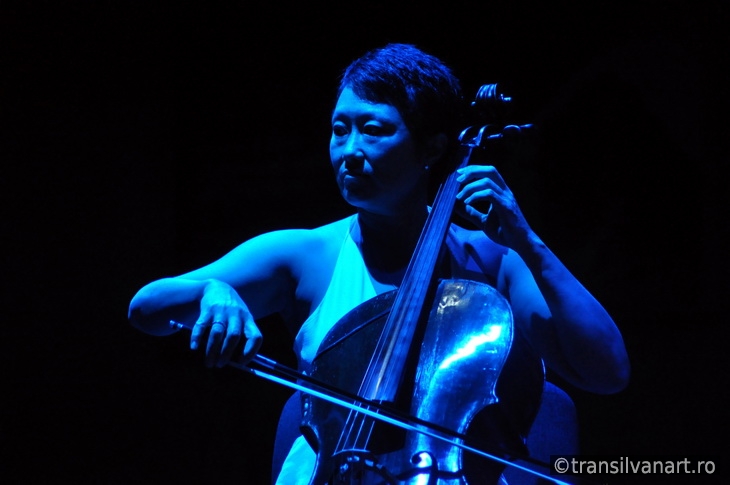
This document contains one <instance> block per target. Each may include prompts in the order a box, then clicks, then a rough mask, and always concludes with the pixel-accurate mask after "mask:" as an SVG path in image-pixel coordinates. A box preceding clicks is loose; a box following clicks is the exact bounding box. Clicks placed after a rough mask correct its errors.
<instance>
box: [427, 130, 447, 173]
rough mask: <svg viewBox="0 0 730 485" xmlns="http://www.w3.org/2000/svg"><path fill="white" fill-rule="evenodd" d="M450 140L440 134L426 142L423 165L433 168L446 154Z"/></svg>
mask: <svg viewBox="0 0 730 485" xmlns="http://www.w3.org/2000/svg"><path fill="white" fill-rule="evenodd" d="M447 145H448V138H447V137H446V134H444V133H438V134H436V135H434V136H432V137H431V138H429V139H428V141H426V145H425V150H424V152H423V163H424V165H426V166H427V167H433V166H434V165H435V164H436V163H437V162H438V161H439V160H441V157H443V156H444V153H445V152H446V147H447Z"/></svg>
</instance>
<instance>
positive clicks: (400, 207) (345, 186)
mask: <svg viewBox="0 0 730 485" xmlns="http://www.w3.org/2000/svg"><path fill="white" fill-rule="evenodd" d="M330 159H331V161H332V166H333V168H334V170H335V175H336V177H337V184H338V185H339V187H340V192H341V193H342V196H343V197H344V198H345V200H346V201H347V202H348V203H350V204H351V205H353V206H355V207H357V208H359V209H364V210H367V211H370V212H373V213H377V214H382V215H396V214H398V213H403V212H404V211H408V210H410V209H411V208H412V207H413V206H414V204H421V206H422V204H423V203H424V198H425V179H426V177H425V170H424V163H423V161H421V160H420V159H419V157H418V156H417V150H416V145H415V142H414V140H413V136H412V135H411V132H410V131H409V130H408V127H406V124H405V122H404V121H403V118H402V117H401V115H400V113H399V112H398V110H397V109H396V108H395V107H394V106H391V105H389V104H383V103H372V102H370V101H367V100H364V99H362V98H360V97H358V96H357V95H356V94H355V93H354V92H352V90H350V89H349V88H347V89H345V90H344V91H343V92H342V94H341V95H340V97H339V99H338V100H337V104H336V105H335V109H334V112H333V113H332V138H331V139H330Z"/></svg>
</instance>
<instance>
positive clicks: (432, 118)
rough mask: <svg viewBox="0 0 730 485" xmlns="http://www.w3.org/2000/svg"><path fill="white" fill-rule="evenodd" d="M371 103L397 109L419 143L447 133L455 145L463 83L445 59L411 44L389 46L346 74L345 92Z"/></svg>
mask: <svg viewBox="0 0 730 485" xmlns="http://www.w3.org/2000/svg"><path fill="white" fill-rule="evenodd" d="M348 87H349V88H351V89H352V90H353V92H354V93H355V94H357V95H358V96H359V97H361V98H363V99H366V100H368V101H372V102H376V103H387V104H390V105H392V106H395V107H396V108H397V109H398V112H399V113H400V115H401V116H402V117H403V121H404V122H405V124H406V126H408V129H409V130H410V131H411V134H412V135H413V137H414V138H415V140H416V141H417V142H422V141H424V140H425V139H427V138H428V137H430V136H433V135H436V134H438V133H444V134H446V135H447V136H448V138H449V141H450V142H451V143H452V144H453V143H454V142H455V141H456V139H457V137H458V134H459V132H460V131H461V129H462V128H463V127H462V126H461V122H462V110H463V106H462V93H461V83H460V82H459V79H458V78H457V77H456V76H455V75H454V74H453V73H452V71H451V69H450V68H449V67H448V66H447V65H446V64H444V63H443V62H442V61H441V60H440V59H438V58H437V57H434V56H432V55H430V54H427V53H425V52H424V51H422V50H421V49H419V48H417V47H416V46H414V45H411V44H397V43H392V44H387V45H386V46H385V47H381V48H377V49H373V50H371V51H369V52H367V53H365V54H364V55H363V56H361V57H360V58H358V59H356V60H355V61H353V62H352V63H351V64H350V65H349V66H348V67H347V68H346V69H345V70H344V72H343V74H342V78H341V80H340V84H339V87H338V89H337V96H338V97H339V95H340V94H342V91H343V90H344V89H345V88H348Z"/></svg>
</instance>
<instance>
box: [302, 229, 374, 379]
mask: <svg viewBox="0 0 730 485" xmlns="http://www.w3.org/2000/svg"><path fill="white" fill-rule="evenodd" d="M356 217H357V216H352V217H350V223H349V224H348V225H347V232H346V233H345V234H344V237H343V241H342V246H341V247H340V253H339V255H338V256H337V262H336V263H335V269H334V272H333V273H332V279H331V280H330V283H329V286H328V287H327V292H326V293H325V295H324V297H323V298H322V301H321V302H320V303H319V305H318V306H317V308H315V310H314V311H313V312H312V314H311V315H309V318H307V320H306V321H305V322H304V324H302V327H301V328H300V329H299V333H298V334H297V336H296V338H295V339H294V351H295V352H296V354H297V356H299V359H300V362H299V365H300V369H308V368H309V364H311V362H312V360H313V359H314V357H315V356H316V354H317V349H318V348H319V345H320V344H321V343H322V340H324V337H325V336H326V335H327V332H329V331H330V329H331V328H332V327H333V326H334V325H335V323H337V322H338V321H339V320H340V319H341V318H342V317H343V316H345V314H346V313H347V312H349V311H350V310H352V309H353V308H355V307H356V306H357V305H359V304H360V303H363V302H364V301H367V300H369V299H370V298H373V297H375V296H377V291H376V290H375V287H374V286H373V282H372V279H371V277H370V273H369V272H368V269H367V267H366V266H365V261H363V259H362V254H361V253H360V249H359V248H358V247H357V244H355V241H354V240H353V239H352V228H353V226H354V224H356V223H357V219H356Z"/></svg>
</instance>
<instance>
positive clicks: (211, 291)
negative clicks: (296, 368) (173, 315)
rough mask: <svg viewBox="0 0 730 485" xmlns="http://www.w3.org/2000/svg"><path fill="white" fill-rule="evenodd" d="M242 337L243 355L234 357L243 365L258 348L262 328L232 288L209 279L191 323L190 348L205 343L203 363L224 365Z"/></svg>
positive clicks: (261, 339) (231, 356) (211, 365)
mask: <svg viewBox="0 0 730 485" xmlns="http://www.w3.org/2000/svg"><path fill="white" fill-rule="evenodd" d="M206 336H207V342H206ZM241 338H245V339H246V342H245V345H244V347H243V352H242V355H241V356H240V357H238V356H236V359H235V360H236V361H237V362H239V363H242V364H246V363H248V362H249V361H250V360H251V359H253V358H254V357H255V356H256V353H257V352H258V350H259V348H261V344H262V343H263V336H262V335H261V331H260V330H259V328H258V326H257V325H256V322H255V321H254V319H253V316H252V315H251V312H250V311H249V310H248V307H247V306H246V304H245V303H244V302H243V300H242V299H241V297H240V296H239V294H238V292H236V290H235V289H234V288H233V287H231V286H230V285H229V284H227V283H224V282H222V281H219V280H209V281H208V283H207V284H206V285H205V289H204V290H203V297H202V298H201V299H200V316H199V317H198V320H197V321H196V322H195V325H193V329H192V334H191V335H190V348H191V349H192V350H197V349H199V348H201V347H202V346H203V345H205V365H206V366H207V367H213V366H216V367H223V366H224V365H226V364H228V362H230V361H231V359H233V358H234V355H233V354H234V352H235V351H236V349H237V348H238V345H239V342H240V341H241Z"/></svg>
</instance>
